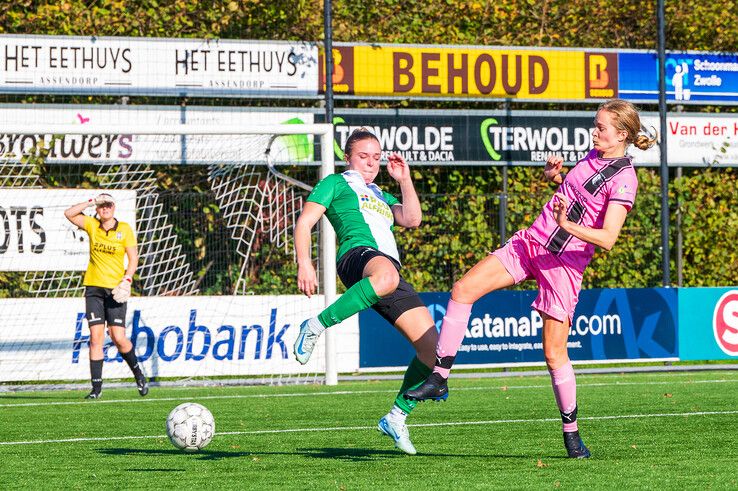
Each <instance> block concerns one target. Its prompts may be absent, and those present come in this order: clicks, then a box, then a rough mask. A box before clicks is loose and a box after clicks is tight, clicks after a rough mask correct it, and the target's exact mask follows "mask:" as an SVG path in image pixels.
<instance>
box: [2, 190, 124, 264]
mask: <svg viewBox="0 0 738 491" xmlns="http://www.w3.org/2000/svg"><path fill="white" fill-rule="evenodd" d="M100 193H108V194H110V195H111V196H113V198H115V201H116V205H115V216H116V218H118V220H120V221H122V222H126V223H128V224H129V225H130V226H131V228H132V229H133V230H134V232H135V230H136V192H135V191H125V190H116V189H9V188H4V189H0V271H83V270H85V269H87V263H88V261H89V257H90V241H89V237H88V236H87V233H86V232H85V231H83V230H80V229H78V228H77V227H76V226H75V225H73V224H72V223H71V222H70V221H69V220H67V219H66V217H65V216H64V210H66V209H67V208H69V207H70V206H72V205H75V204H77V203H81V202H83V201H87V200H89V199H90V198H94V197H95V196H97V195H98V194H100ZM85 214H88V215H90V216H94V215H95V209H94V208H88V209H87V210H85Z"/></svg>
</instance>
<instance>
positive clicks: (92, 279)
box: [84, 216, 136, 288]
mask: <svg viewBox="0 0 738 491" xmlns="http://www.w3.org/2000/svg"><path fill="white" fill-rule="evenodd" d="M85 232H87V235H88V236H89V237H90V264H89V265H88V266H87V272H85V279H84V285H85V286H99V287H102V288H115V287H116V286H118V283H120V281H121V280H122V279H123V275H124V274H125V267H124V263H123V258H124V257H125V255H126V247H132V246H135V245H136V236H135V235H134V234H133V230H132V229H131V227H130V226H129V225H128V224H127V223H125V222H119V221H118V220H115V225H114V226H113V228H111V229H110V230H108V231H107V232H106V231H105V230H103V228H102V225H101V224H100V220H98V219H97V218H94V217H91V216H85Z"/></svg>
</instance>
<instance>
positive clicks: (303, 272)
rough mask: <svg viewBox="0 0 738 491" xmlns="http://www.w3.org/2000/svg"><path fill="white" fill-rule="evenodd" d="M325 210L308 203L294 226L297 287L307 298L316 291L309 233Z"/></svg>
mask: <svg viewBox="0 0 738 491" xmlns="http://www.w3.org/2000/svg"><path fill="white" fill-rule="evenodd" d="M325 210H326V208H325V207H324V206H323V205H319V204H318V203H313V202H312V201H308V202H307V203H305V206H304V207H303V208H302V213H300V218H298V219H297V223H296V224H295V253H296V254H297V287H298V288H299V289H300V291H301V292H302V293H304V294H305V295H307V296H308V297H310V296H312V295H313V294H314V293H315V292H316V291H317V289H318V276H317V275H316V274H315V267H314V266H313V260H312V258H311V257H310V232H311V231H312V230H313V227H314V226H315V224H316V223H318V220H320V217H322V216H323V214H324V213H325Z"/></svg>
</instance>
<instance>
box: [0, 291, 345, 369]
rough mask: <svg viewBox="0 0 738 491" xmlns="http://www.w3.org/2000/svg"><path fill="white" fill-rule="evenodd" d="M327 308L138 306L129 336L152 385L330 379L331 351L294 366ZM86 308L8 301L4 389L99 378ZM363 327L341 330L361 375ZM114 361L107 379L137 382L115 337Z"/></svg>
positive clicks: (211, 302) (78, 302)
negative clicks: (306, 323) (314, 320)
mask: <svg viewBox="0 0 738 491" xmlns="http://www.w3.org/2000/svg"><path fill="white" fill-rule="evenodd" d="M134 288H135V285H134ZM323 302H324V300H323V297H322V296H313V297H312V298H311V299H307V298H306V297H304V296H290V295H284V296H244V297H133V298H131V300H130V301H129V302H128V316H127V322H126V336H127V337H129V338H130V339H131V340H132V341H133V343H134V344H135V349H136V354H137V356H138V358H139V360H140V362H141V363H142V364H143V366H144V371H145V372H146V374H147V375H148V376H151V377H189V376H217V375H265V374H299V373H316V372H317V373H320V372H323V371H324V370H325V351H324V348H323V343H322V342H319V343H318V344H317V345H316V349H315V351H314V352H313V356H312V357H311V358H310V361H309V362H308V364H307V365H305V366H303V365H300V364H299V363H297V362H296V361H295V360H294V355H293V354H292V345H293V344H294V341H295V339H296V337H297V334H298V332H299V325H300V322H302V321H303V320H304V319H305V318H307V317H310V316H311V315H315V314H317V313H318V312H319V311H320V310H321V308H322V306H323ZM84 308H85V303H84V299H83V298H65V299H49V298H43V299H38V298H34V299H0V309H1V310H2V312H3V323H2V325H0V380H2V381H17V380H60V379H61V380H71V379H74V380H85V379H89V376H90V367H89V348H88V343H89V334H90V333H89V330H88V328H87V322H86V321H85V312H84ZM355 319H356V318H355V317H354V318H353V319H349V320H347V321H346V322H344V324H342V325H341V326H340V327H341V328H340V329H337V330H336V336H337V337H338V342H337V343H336V345H337V347H338V349H339V350H340V351H339V353H338V357H337V366H338V370H339V371H353V370H355V368H356V363H357V356H356V351H357V348H356V344H352V342H353V338H352V336H353V335H354V334H355V333H356V330H357V327H356V324H357V322H356V320H355ZM29 326H34V327H35V328H33V329H29ZM104 355H105V362H106V363H105V368H104V374H105V378H125V379H130V377H131V375H130V370H129V369H128V366H127V365H126V363H125V362H124V361H123V360H122V358H121V356H120V354H119V353H118V352H117V350H116V348H115V345H114V344H113V343H112V342H111V340H110V339H109V338H107V337H106V340H105V346H104Z"/></svg>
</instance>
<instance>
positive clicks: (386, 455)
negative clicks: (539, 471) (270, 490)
mask: <svg viewBox="0 0 738 491" xmlns="http://www.w3.org/2000/svg"><path fill="white" fill-rule="evenodd" d="M97 451H98V452H100V453H102V454H107V455H159V456H163V455H168V456H179V455H182V456H185V457H186V458H191V459H197V460H223V459H233V458H252V459H256V458H258V457H259V456H266V455H294V456H298V455H301V456H303V457H309V458H313V459H335V460H345V461H350V462H367V461H376V460H385V459H397V458H406V457H407V456H406V455H405V454H404V453H402V452H400V451H398V450H376V449H371V448H330V447H328V448H325V447H324V448H296V449H295V450H294V451H293V452H262V451H256V452H242V451H223V450H207V449H205V450H200V451H199V452H192V453H188V452H183V451H181V450H176V449H174V448H172V449H144V448H100V449H98V450H97ZM422 457H434V458H437V457H443V458H462V459H464V458H478V459H524V460H530V459H531V458H533V456H531V455H511V454H507V455H481V454H452V453H428V452H420V453H418V454H417V455H416V456H415V457H414V458H422ZM539 457H542V458H546V459H559V458H561V459H565V458H566V457H564V456H559V455H543V456H539ZM129 470H131V471H135V470H149V471H174V470H175V469H129Z"/></svg>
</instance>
